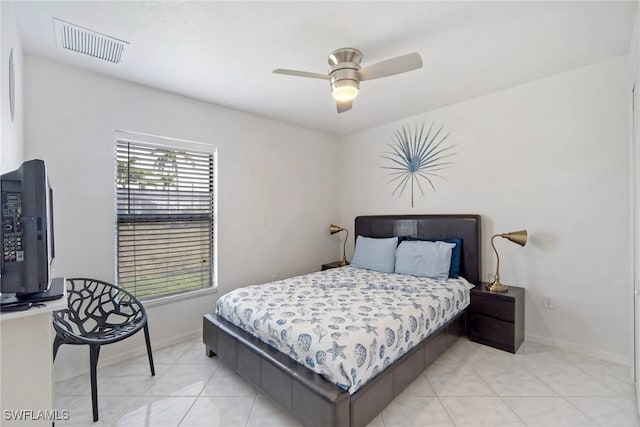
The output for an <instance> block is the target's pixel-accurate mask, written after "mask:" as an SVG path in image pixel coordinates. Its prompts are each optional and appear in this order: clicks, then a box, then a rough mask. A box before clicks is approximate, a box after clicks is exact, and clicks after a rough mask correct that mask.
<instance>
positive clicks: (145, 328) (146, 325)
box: [144, 324, 156, 377]
mask: <svg viewBox="0 0 640 427" xmlns="http://www.w3.org/2000/svg"><path fill="white" fill-rule="evenodd" d="M144 339H145V341H146V342H147V355H148V356H149V367H150V368H151V376H152V377H155V376H156V368H155V367H154V365H153V354H152V353H151V339H150V338H149V325H148V324H145V325H144Z"/></svg>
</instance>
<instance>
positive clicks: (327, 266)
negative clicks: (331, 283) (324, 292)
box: [322, 261, 340, 271]
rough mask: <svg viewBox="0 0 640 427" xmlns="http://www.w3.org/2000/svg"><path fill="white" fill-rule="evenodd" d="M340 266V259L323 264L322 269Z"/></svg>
mask: <svg viewBox="0 0 640 427" xmlns="http://www.w3.org/2000/svg"><path fill="white" fill-rule="evenodd" d="M338 267H340V261H336V262H330V263H329V264H322V271H325V270H329V269H331V268H338Z"/></svg>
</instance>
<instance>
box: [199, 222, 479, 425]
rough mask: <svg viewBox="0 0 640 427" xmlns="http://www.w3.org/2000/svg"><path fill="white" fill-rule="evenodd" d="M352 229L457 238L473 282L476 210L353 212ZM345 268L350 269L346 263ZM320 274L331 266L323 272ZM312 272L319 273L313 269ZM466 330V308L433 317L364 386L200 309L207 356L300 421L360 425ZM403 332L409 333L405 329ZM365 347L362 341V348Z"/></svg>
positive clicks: (465, 273) (374, 233)
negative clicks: (331, 376)
mask: <svg viewBox="0 0 640 427" xmlns="http://www.w3.org/2000/svg"><path fill="white" fill-rule="evenodd" d="M354 234H355V235H356V236H365V237H374V238H384V237H392V236H403V237H413V238H419V239H424V240H445V239H450V238H460V239H462V254H461V262H460V275H461V276H462V277H464V278H466V279H467V280H468V281H469V282H470V283H472V284H477V283H478V281H479V278H480V217H479V216H477V215H383V216H359V217H357V218H356V219H355V233H354ZM351 270H357V269H351ZM345 271H350V270H349V267H347V268H346V269H345ZM351 273H352V274H356V273H357V272H354V271H351ZM325 274H329V275H330V274H334V273H331V272H330V271H329V272H328V273H325ZM314 277H317V274H316V276H314ZM328 277H330V276H328ZM314 280H315V279H314ZM354 292H355V291H354ZM222 314H224V315H225V316H226V317H227V318H230V319H232V318H233V317H234V316H233V315H231V313H224V312H223V313H222ZM243 315H246V313H244V312H243V311H242V310H241V312H240V313H238V314H237V316H236V317H237V318H236V319H234V320H235V321H236V323H239V324H243V322H241V321H240V322H238V319H241V318H242V316H243ZM249 317H250V316H249ZM407 317H409V316H407ZM247 320H248V318H247ZM256 326H258V323H256ZM243 327H245V328H246V327H247V325H244V324H243ZM249 329H251V328H249ZM465 330H466V312H465V311H462V312H460V313H458V314H456V315H455V316H453V317H452V318H447V319H446V320H443V321H442V322H441V323H438V324H437V327H436V328H435V330H433V331H431V333H430V335H428V337H426V338H425V339H424V340H422V341H419V342H416V343H414V342H413V340H412V341H411V345H407V346H406V349H402V351H401V352H400V354H401V356H400V357H399V358H398V359H397V360H395V361H394V362H392V363H389V364H385V366H384V367H383V369H380V370H379V372H376V375H375V376H373V377H372V378H371V379H367V380H366V382H364V384H363V385H361V384H358V386H357V387H353V386H354V385H355V383H356V380H355V378H354V382H353V383H352V384H348V383H347V384H342V385H341V386H339V385H336V384H334V382H336V381H334V382H331V381H329V380H328V379H327V378H326V376H325V375H320V374H319V373H316V372H314V371H312V370H311V369H310V367H308V366H304V365H305V363H304V359H302V360H301V361H300V362H297V361H296V360H294V358H292V357H293V355H292V356H291V357H290V355H288V354H286V353H287V352H286V351H285V352H281V351H278V350H277V349H276V348H274V347H276V346H274V345H273V344H274V343H273V342H271V345H269V344H267V343H265V342H264V341H261V340H259V339H258V338H256V336H254V334H255V332H256V331H252V333H251V332H247V331H245V330H243V329H242V328H240V327H238V326H236V325H235V324H233V323H231V322H230V321H228V320H226V319H225V318H224V317H223V316H222V315H218V314H207V315H205V316H204V320H203V341H204V343H205V345H206V347H207V353H208V354H209V355H210V356H212V355H214V354H217V356H218V358H219V359H220V360H221V361H222V362H223V363H225V364H226V365H227V366H229V367H230V368H232V369H234V370H235V371H236V372H238V373H239V374H240V375H241V376H242V377H243V378H245V379H246V380H247V381H248V382H249V383H251V384H252V385H254V386H255V387H256V388H258V389H259V390H261V391H262V393H264V394H265V395H266V396H268V397H270V398H271V399H272V400H273V401H274V402H276V403H277V404H278V405H279V406H281V407H282V408H283V409H284V410H285V411H286V412H288V413H289V414H290V415H292V416H293V417H294V418H296V419H298V420H300V421H301V422H302V423H303V424H305V425H318V426H364V425H366V424H368V423H369V422H370V421H371V420H373V418H375V417H376V416H377V414H378V413H380V412H381V411H382V409H384V408H385V407H386V406H387V405H388V404H389V403H390V402H391V401H392V400H393V399H394V398H395V397H396V396H397V395H398V394H400V392H401V391H402V390H403V389H404V388H405V387H406V386H407V385H409V384H410V383H411V382H412V381H413V380H414V379H415V378H416V377H417V376H418V375H420V373H421V372H422V371H423V370H424V369H425V368H426V367H427V366H428V365H429V364H430V363H432V362H433V361H434V360H435V359H436V358H437V357H438V356H439V355H440V354H441V353H442V352H444V351H445V350H446V349H447V348H448V347H449V346H450V345H451V344H452V343H453V342H454V341H455V340H456V339H457V337H458V336H460V335H462V334H464V333H465ZM406 332H407V334H408V330H407V331H406ZM407 336H408V335H407ZM408 340H409V339H408V338H407V341H408ZM304 344H306V342H305V343H304ZM366 347H367V346H364V347H363V352H364V353H366V352H365V351H364V350H365V349H366ZM289 353H290V352H289ZM334 356H335V354H334ZM367 360H368V359H367V358H366V357H364V356H363V360H361V361H360V362H362V365H363V366H365V367H366V365H367V364H368V363H367V362H366V361H367ZM360 362H359V363H360ZM369 365H370V363H369ZM347 372H349V371H348V370H347ZM351 372H353V371H351ZM348 376H349V375H348V374H347V375H345V377H348ZM347 382H348V381H347ZM349 389H351V392H352V393H350V390H349ZM354 389H355V390H356V391H355V392H353V390H354Z"/></svg>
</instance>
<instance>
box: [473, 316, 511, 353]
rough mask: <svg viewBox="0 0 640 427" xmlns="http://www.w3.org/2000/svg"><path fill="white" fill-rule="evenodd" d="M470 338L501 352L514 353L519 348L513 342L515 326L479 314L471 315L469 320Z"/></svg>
mask: <svg viewBox="0 0 640 427" xmlns="http://www.w3.org/2000/svg"><path fill="white" fill-rule="evenodd" d="M469 323H470V326H471V331H470V334H469V335H470V338H471V340H472V341H475V342H479V343H481V344H486V345H490V346H492V347H495V348H499V349H501V350H506V351H509V352H511V353H515V352H516V350H517V348H516V346H518V347H519V346H520V344H519V343H516V342H515V340H514V337H515V324H514V323H511V322H505V321H502V320H497V319H494V318H491V317H487V316H482V315H480V314H472V315H471V319H470V322H469Z"/></svg>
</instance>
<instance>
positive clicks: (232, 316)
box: [216, 267, 473, 393]
mask: <svg viewBox="0 0 640 427" xmlns="http://www.w3.org/2000/svg"><path fill="white" fill-rule="evenodd" d="M472 287H473V285H471V284H469V282H467V281H466V280H465V279H463V278H459V279H448V280H446V281H445V280H433V279H425V278H419V277H414V276H406V275H402V274H395V273H391V274H389V273H379V272H375V271H370V270H362V269H358V268H353V267H343V268H335V269H330V270H326V271H322V272H317V273H311V274H308V275H305V276H298V277H293V278H291V279H286V280H282V281H278V282H272V283H267V284H264V285H255V286H248V287H245V288H240V289H236V290H234V291H232V292H229V293H228V294H226V295H224V296H222V297H221V298H220V299H219V300H218V303H217V310H216V311H217V313H218V315H220V316H222V317H224V318H225V319H227V320H228V321H230V322H232V323H234V324H235V325H237V326H239V327H241V328H242V329H244V330H246V331H248V332H250V333H251V334H253V335H254V336H256V337H257V338H259V339H261V340H262V341H264V342H266V343H268V344H269V345H271V346H272V347H274V348H276V349H278V350H280V351H281V352H283V353H285V354H287V355H289V356H290V357H291V358H293V359H295V360H296V361H298V362H299V363H301V364H302V365H304V366H306V367H307V368H309V369H311V370H313V371H315V372H317V373H319V374H321V375H323V376H324V377H325V378H327V379H328V380H329V381H331V382H333V383H334V384H336V385H338V386H339V387H341V388H342V389H344V390H348V391H349V393H354V392H355V391H356V390H358V389H359V388H360V387H362V385H363V384H365V383H366V382H367V381H368V380H369V379H371V378H373V377H374V376H375V375H376V374H378V372H380V371H382V370H383V369H384V368H386V367H387V366H388V365H389V364H390V363H392V362H393V361H394V360H396V359H398V358H399V357H400V356H402V355H403V354H404V353H406V352H407V351H408V350H409V349H411V348H412V347H413V346H414V345H415V344H417V343H418V342H420V341H422V340H423V339H425V338H426V337H427V336H428V335H429V334H431V332H433V331H435V330H436V329H438V328H439V327H440V326H441V325H442V324H444V323H445V322H447V321H448V320H449V319H451V318H453V317H454V316H455V315H456V314H458V313H459V312H460V311H462V310H464V308H465V307H466V306H467V305H468V304H469V289H471V288H472Z"/></svg>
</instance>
